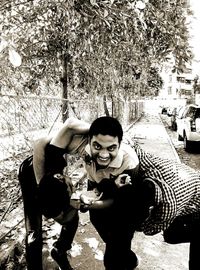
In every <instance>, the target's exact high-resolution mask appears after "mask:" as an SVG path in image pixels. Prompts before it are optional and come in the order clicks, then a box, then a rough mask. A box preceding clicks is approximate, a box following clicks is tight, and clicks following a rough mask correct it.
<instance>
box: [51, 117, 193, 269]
mask: <svg viewBox="0 0 200 270" xmlns="http://www.w3.org/2000/svg"><path fill="white" fill-rule="evenodd" d="M128 132H129V134H130V135H131V136H134V137H135V139H136V140H137V141H138V142H139V143H140V145H141V147H143V148H144V150H146V151H150V152H152V153H154V154H156V155H159V156H161V157H164V158H169V159H174V160H178V156H177V154H176V151H175V150H174V148H173V145H172V144H171V142H170V139H169V137H168V134H167V132H166V130H165V128H164V126H163V125H162V122H161V120H160V118H159V116H158V115H156V114H146V115H145V116H144V117H142V118H141V119H140V121H138V122H137V123H136V124H134V125H132V126H130V127H129V129H128ZM55 226H59V225H55ZM132 249H133V250H134V251H135V252H136V254H137V256H138V258H139V266H138V267H137V269H138V270H187V269H188V244H178V245H169V244H167V243H164V242H163V238H162V234H161V233H160V234H157V235H155V236H145V235H144V234H143V233H138V232H137V233H135V236H134V239H133V241H132ZM103 251H104V244H103V242H102V241H101V239H100V238H99V236H98V234H97V233H96V231H95V230H94V228H93V226H92V225H91V224H90V222H89V217H88V214H87V213H85V214H80V225H79V229H78V233H77V235H76V238H75V242H74V246H73V248H72V252H71V256H72V257H71V263H72V266H73V267H74V269H75V270H86V269H87V270H103V269H104V267H103V261H102V260H103ZM48 270H49V269H48Z"/></svg>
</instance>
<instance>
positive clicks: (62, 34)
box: [0, 0, 192, 98]
mask: <svg viewBox="0 0 200 270" xmlns="http://www.w3.org/2000/svg"><path fill="white" fill-rule="evenodd" d="M0 10H1V14H2V15H1V21H2V25H1V26H2V35H1V45H2V42H6V43H7V46H6V47H5V48H4V49H2V51H1V54H0V60H1V61H2V64H3V65H1V68H0V77H1V80H2V84H4V85H5V86H7V87H8V86H10V87H11V88H13V87H14V86H15V89H16V91H17V92H18V93H19V92H24V91H27V89H28V90H29V91H31V92H33V93H35V92H36V93H37V94H41V91H42V92H43V91H44V89H45V87H42V86H41V84H43V85H45V86H46V87H47V86H48V87H49V88H50V89H53V90H51V91H52V93H54V94H55V89H57V88H58V87H61V86H65V89H67V91H68V92H69V93H65V94H66V95H67V96H68V94H69V95H70V97H72V98H76V97H77V96H79V94H80V93H81V95H85V96H87V95H92V96H96V94H106V95H107V96H113V95H114V96H120V95H122V96H124V97H125V98H131V97H135V96H140V95H142V96H144V95H152V94H154V95H155V94H156V93H157V92H158V90H159V88H160V86H161V83H160V79H159V76H158V72H159V70H157V69H154V67H158V66H160V65H162V63H164V62H165V61H167V59H168V56H169V55H170V54H172V55H173V56H174V57H175V60H176V61H175V63H176V64H175V67H174V68H175V69H183V67H184V65H185V62H188V61H189V60H190V59H191V57H192V54H191V51H190V48H189V45H188V36H189V34H188V30H187V20H186V18H187V15H188V14H190V9H189V5H188V1H187V0H176V1H169V0H162V1H158V0H141V1H140V0H126V1H123V0H107V1H106V0H104V1H103V0H85V1H83V0H73V1H66V0H57V1H53V0H48V1H45V0H40V1H39V0H26V1H25V0H12V1H7V0H4V1H3V3H2V4H1V7H0ZM11 50H12V52H14V54H15V58H16V54H19V55H20V57H21V58H22V64H21V65H20V67H18V68H17V67H14V66H13V64H12V61H11V62H9V61H8V59H9V58H8V57H9V52H10V51H11ZM18 63H19V59H18ZM153 69H154V72H153V73H152V70H153ZM155 73H157V74H156V76H154V75H155ZM152 75H153V77H152ZM11 78H12V80H11ZM155 78H157V79H158V80H157V81H156V80H155ZM152 80H153V81H154V87H152V83H151V84H149V82H150V81H152ZM16 82H17V83H16ZM19 82H20V83H19ZM56 87H57V88H56ZM153 88H155V91H153V92H152V89H153ZM69 90H70V91H69Z"/></svg>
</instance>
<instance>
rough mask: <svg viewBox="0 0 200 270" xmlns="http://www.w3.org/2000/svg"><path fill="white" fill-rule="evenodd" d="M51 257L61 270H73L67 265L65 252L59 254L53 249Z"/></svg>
mask: <svg viewBox="0 0 200 270" xmlns="http://www.w3.org/2000/svg"><path fill="white" fill-rule="evenodd" d="M51 257H52V258H53V259H54V261H56V262H57V264H58V265H59V267H60V269H61V270H74V269H73V268H72V267H71V265H70V263H69V260H68V258H67V254H66V252H59V251H58V250H57V249H56V248H53V249H52V250H51Z"/></svg>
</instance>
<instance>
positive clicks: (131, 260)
mask: <svg viewBox="0 0 200 270" xmlns="http://www.w3.org/2000/svg"><path fill="white" fill-rule="evenodd" d="M138 264H139V261H138V258H137V256H136V254H135V252H133V251H132V250H130V251H129V254H128V259H127V265H126V270H133V269H135V268H136V267H137V266H138Z"/></svg>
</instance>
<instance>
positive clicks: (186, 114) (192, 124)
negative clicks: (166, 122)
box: [176, 104, 200, 151]
mask: <svg viewBox="0 0 200 270" xmlns="http://www.w3.org/2000/svg"><path fill="white" fill-rule="evenodd" d="M176 122H177V136H178V140H183V141H184V148H185V150H186V151H190V150H191V146H192V143H194V142H198V143H199V142H200V106H198V105H194V104H190V105H186V106H184V107H182V109H180V111H179V113H178V115H177V118H176Z"/></svg>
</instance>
